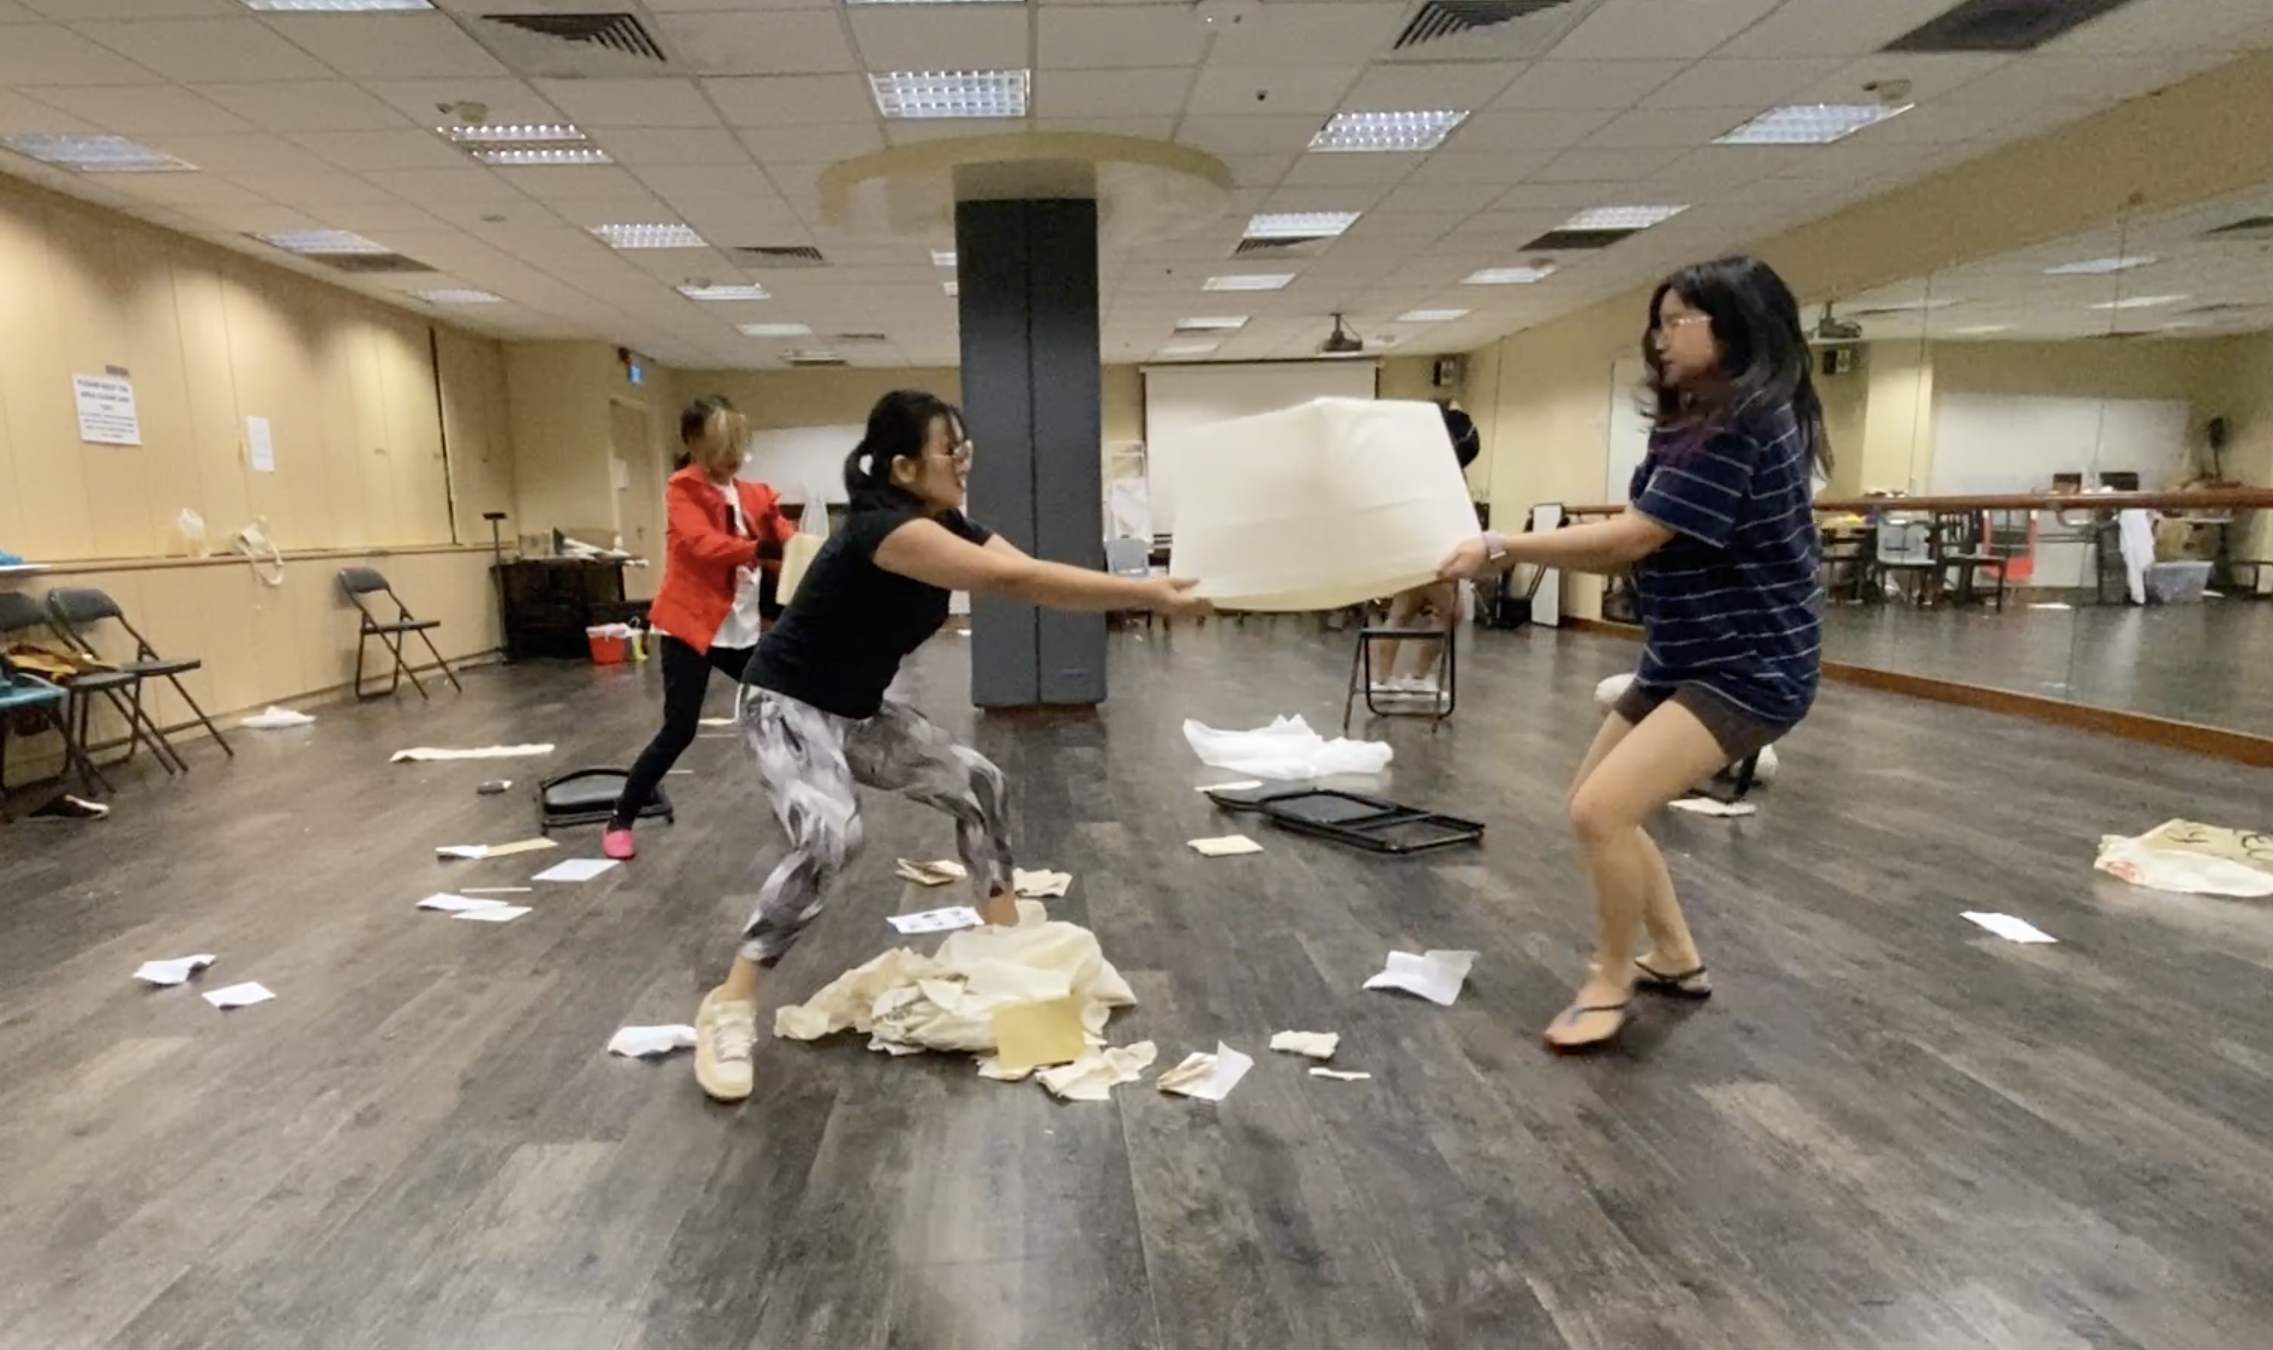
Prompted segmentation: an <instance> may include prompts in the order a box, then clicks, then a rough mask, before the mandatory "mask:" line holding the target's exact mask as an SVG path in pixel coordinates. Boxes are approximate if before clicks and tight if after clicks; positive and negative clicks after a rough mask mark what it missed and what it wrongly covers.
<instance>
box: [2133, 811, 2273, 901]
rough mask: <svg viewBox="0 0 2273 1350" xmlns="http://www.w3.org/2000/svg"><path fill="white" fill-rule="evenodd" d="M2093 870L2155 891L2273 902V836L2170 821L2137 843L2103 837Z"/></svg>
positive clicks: (2134, 839) (2135, 840) (2158, 826)
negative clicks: (2270, 898)
mask: <svg viewBox="0 0 2273 1350" xmlns="http://www.w3.org/2000/svg"><path fill="white" fill-rule="evenodd" d="M2092 866H2094V867H2096V868H2098V869H2099V870H2100V871H2102V872H2105V873H2107V874H2109V875H2110V876H2117V877H2121V878H2122V879H2123V880H2125V881H2128V882H2130V883H2131V884H2132V885H2134V886H2145V887H2147V888H2149V889H2150V890H2157V891H2175V892H2179V893H2181V894H2192V895H2231V896H2239V897H2242V898H2244V899H2266V898H2269V897H2273V834H2268V833H2265V832H2262V831H2251V830H2229V829H2227V828H2225V827H2224V826H2221V825H2204V824H2201V823H2200V822H2198V821H2192V820H2166V821H2164V822H2163V823H2162V824H2160V825H2157V826H2156V827H2155V828H2153V829H2151V830H2149V831H2147V832H2146V833H2145V834H2142V835H2139V836H2137V837H2135V838H2125V837H2124V836H2122V835H2117V834H2111V835H2106V836H2103V837H2102V838H2101V839H2100V841H2099V856H2098V857H2097V858H2096V859H2094V860H2093V862H2092Z"/></svg>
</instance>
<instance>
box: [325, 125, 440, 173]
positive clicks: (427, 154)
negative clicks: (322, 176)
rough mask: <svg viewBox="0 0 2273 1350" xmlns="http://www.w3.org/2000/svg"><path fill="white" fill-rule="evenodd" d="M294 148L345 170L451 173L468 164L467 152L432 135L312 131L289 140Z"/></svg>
mask: <svg viewBox="0 0 2273 1350" xmlns="http://www.w3.org/2000/svg"><path fill="white" fill-rule="evenodd" d="M286 139H288V140H290V141H291V142H292V143H293V144H294V145H297V146H299V147H300V148H301V149H303V150H307V151H310V152H311V153H314V154H317V155H321V156H323V157H324V159H325V160H327V161H329V162H330V163H332V164H335V165H337V166H338V167H340V168H342V169H348V170H352V171H354V172H356V173H362V172H364V171H366V170H370V169H449V168H454V167H456V166H458V165H461V164H465V163H467V160H466V156H465V154H464V152H462V151H460V150H459V149H458V148H457V147H455V146H453V145H451V144H450V143H449V142H448V141H445V140H443V139H442V138H441V137H440V136H437V135H435V134H434V133H433V132H431V131H423V130H420V129H419V128H416V127H404V128H402V129H401V130H399V131H310V132H304V133H301V134H298V135H294V136H289V137H287V138H286Z"/></svg>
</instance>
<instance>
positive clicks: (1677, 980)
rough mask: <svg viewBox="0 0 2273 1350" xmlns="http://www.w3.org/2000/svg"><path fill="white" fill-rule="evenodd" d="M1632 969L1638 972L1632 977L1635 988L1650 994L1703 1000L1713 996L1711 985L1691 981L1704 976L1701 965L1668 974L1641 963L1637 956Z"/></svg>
mask: <svg viewBox="0 0 2273 1350" xmlns="http://www.w3.org/2000/svg"><path fill="white" fill-rule="evenodd" d="M1634 969H1635V970H1636V971H1637V972H1639V973H1638V974H1637V975H1636V976H1635V979H1634V987H1635V988H1636V989H1643V990H1647V991H1648V992H1650V993H1652V994H1663V995H1665V996H1666V997H1668V998H1689V999H1698V1000H1703V999H1708V998H1711V997H1712V996H1713V987H1712V986H1711V985H1709V984H1707V985H1697V984H1694V983H1692V981H1696V980H1702V979H1704V978H1705V968H1704V967H1703V966H1698V967H1696V968H1694V969H1692V970H1684V971H1682V972H1680V973H1679V974H1672V975H1669V974H1667V973H1666V972H1664V971H1662V970H1652V969H1650V968H1649V967H1648V966H1646V965H1643V964H1642V963H1641V961H1640V959H1639V958H1637V959H1636V960H1635V961H1634Z"/></svg>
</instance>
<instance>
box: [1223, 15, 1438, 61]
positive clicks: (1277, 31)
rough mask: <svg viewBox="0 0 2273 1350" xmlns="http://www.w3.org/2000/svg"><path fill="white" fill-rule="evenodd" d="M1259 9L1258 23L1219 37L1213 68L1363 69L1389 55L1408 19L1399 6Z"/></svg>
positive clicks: (1226, 31) (1246, 25)
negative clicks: (1343, 66)
mask: <svg viewBox="0 0 2273 1350" xmlns="http://www.w3.org/2000/svg"><path fill="white" fill-rule="evenodd" d="M1178 9H1179V10H1180V11H1181V17H1182V18H1183V19H1184V22H1186V23H1195V22H1196V20H1195V18H1194V17H1193V15H1192V13H1191V11H1190V10H1188V9H1183V8H1182V7H1181V6H1178ZM1258 9H1259V10H1260V16H1259V18H1258V20H1257V21H1255V22H1253V23H1250V24H1243V25H1241V26H1240V27H1238V28H1235V29H1229V30H1225V31H1221V32H1218V33H1217V34H1216V38H1215V46H1214V47H1213V48H1211V49H1210V50H1209V53H1208V61H1209V64H1211V65H1212V64H1216V63H1221V64H1224V65H1227V66H1234V67H1237V66H1319V65H1329V64H1334V63H1337V62H1339V63H1342V64H1346V65H1349V66H1352V67H1356V66H1361V65H1363V64H1365V63H1366V62H1368V61H1371V60H1374V59H1376V58H1378V57H1383V56H1386V55H1388V54H1389V44H1390V42H1391V41H1392V40H1394V39H1395V38H1396V36H1397V30H1398V29H1399V28H1400V27H1402V26H1403V25H1404V23H1405V21H1406V15H1405V11H1404V8H1403V7H1402V6H1399V5H1383V4H1336V3H1318V4H1308V3H1306V4H1280V5H1264V6H1258Z"/></svg>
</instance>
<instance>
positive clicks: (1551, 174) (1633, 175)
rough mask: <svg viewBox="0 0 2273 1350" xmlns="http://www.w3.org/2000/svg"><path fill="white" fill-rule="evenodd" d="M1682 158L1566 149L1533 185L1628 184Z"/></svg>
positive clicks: (1675, 153) (1674, 153) (1666, 153)
mask: <svg viewBox="0 0 2273 1350" xmlns="http://www.w3.org/2000/svg"><path fill="white" fill-rule="evenodd" d="M1679 158H1681V152H1680V151H1679V150H1671V149H1617V150H1600V149H1581V150H1566V151H1564V152H1563V153H1562V154H1560V155H1557V156H1556V157H1555V159H1554V162H1552V163H1550V164H1548V165H1547V166H1546V167H1545V168H1543V169H1541V170H1539V171H1538V172H1537V173H1534V174H1532V175H1531V176H1530V177H1529V178H1528V179H1526V180H1524V181H1526V182H1533V183H1625V182H1627V181H1628V180H1631V179H1637V178H1647V177H1649V176H1650V175H1651V174H1654V173H1656V172H1657V171H1658V170H1660V169H1663V168H1665V167H1666V166H1667V165H1669V164H1671V163H1673V162H1674V161H1675V160H1677V159H1679Z"/></svg>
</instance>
